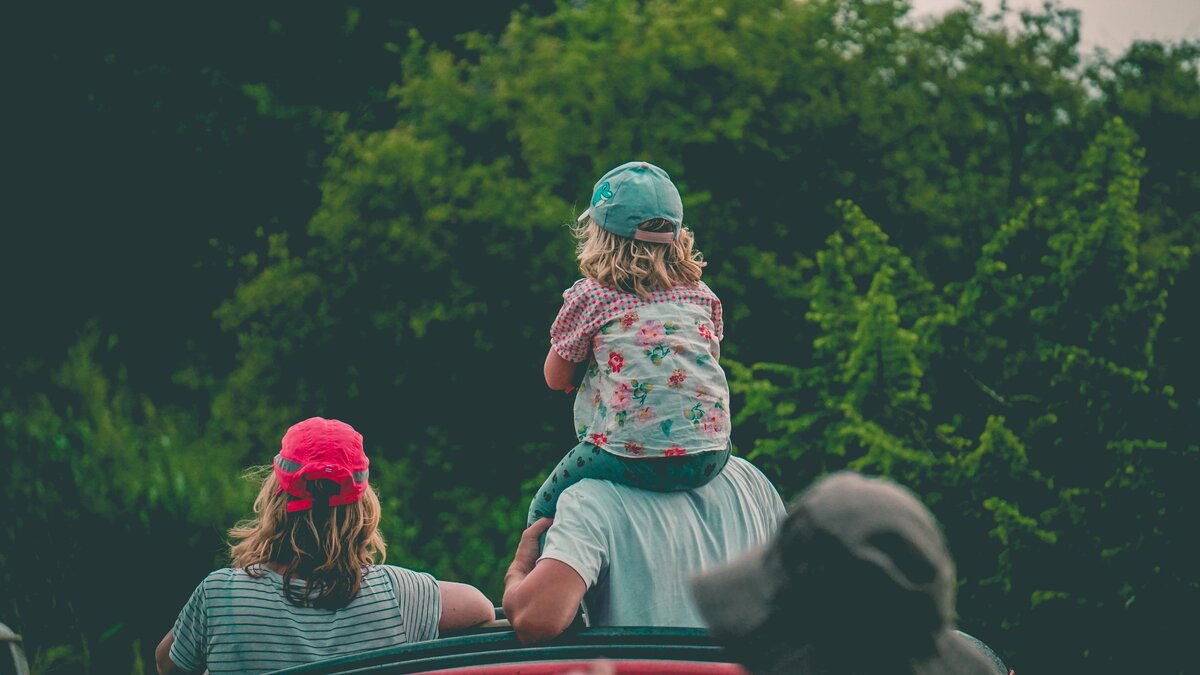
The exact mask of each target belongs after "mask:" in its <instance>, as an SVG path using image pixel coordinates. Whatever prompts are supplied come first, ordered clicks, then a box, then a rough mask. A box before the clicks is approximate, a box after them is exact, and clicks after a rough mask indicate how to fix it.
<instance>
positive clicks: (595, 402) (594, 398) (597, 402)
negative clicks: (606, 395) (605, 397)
mask: <svg viewBox="0 0 1200 675" xmlns="http://www.w3.org/2000/svg"><path fill="white" fill-rule="evenodd" d="M598 405H600V392H596V393H594V394H592V407H593V408H595V407H596V406H598Z"/></svg>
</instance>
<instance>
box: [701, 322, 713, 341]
mask: <svg viewBox="0 0 1200 675" xmlns="http://www.w3.org/2000/svg"><path fill="white" fill-rule="evenodd" d="M699 329H700V337H702V338H704V339H705V340H711V339H713V332H712V329H711V328H709V327H708V324H706V323H702V324H700V326H699Z"/></svg>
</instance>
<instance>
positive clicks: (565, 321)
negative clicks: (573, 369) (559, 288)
mask: <svg viewBox="0 0 1200 675" xmlns="http://www.w3.org/2000/svg"><path fill="white" fill-rule="evenodd" d="M588 282H589V280H588V279H580V280H579V281H577V282H575V285H574V286H571V287H570V288H568V289H567V290H565V291H563V306H562V309H560V310H558V316H557V317H555V318H554V323H553V324H551V325H550V347H551V348H552V349H553V350H554V352H555V353H556V354H558V355H559V356H561V357H563V358H564V359H566V360H568V361H570V362H571V363H582V362H583V361H585V360H586V359H587V357H588V351H589V350H590V349H591V347H592V337H593V336H594V335H595V334H596V331H598V330H600V326H601V325H602V324H603V322H604V316H603V315H600V313H598V312H596V311H595V310H596V307H595V300H596V296H595V293H594V292H593V289H592V288H591V285H592V284H589V283H588ZM593 283H594V282H593Z"/></svg>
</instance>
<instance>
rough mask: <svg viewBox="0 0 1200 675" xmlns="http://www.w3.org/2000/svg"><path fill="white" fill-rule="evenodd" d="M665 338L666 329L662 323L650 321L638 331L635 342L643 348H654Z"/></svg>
mask: <svg viewBox="0 0 1200 675" xmlns="http://www.w3.org/2000/svg"><path fill="white" fill-rule="evenodd" d="M666 337H667V329H666V328H663V325H662V322H661V321H655V320H653V319H651V320H649V321H647V322H646V323H644V324H642V327H641V328H639V329H638V336H637V341H638V344H640V345H642V346H643V347H656V346H658V345H660V344H662V341H663V340H665V339H666Z"/></svg>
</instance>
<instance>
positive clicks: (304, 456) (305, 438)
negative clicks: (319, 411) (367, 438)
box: [274, 417, 370, 513]
mask: <svg viewBox="0 0 1200 675" xmlns="http://www.w3.org/2000/svg"><path fill="white" fill-rule="evenodd" d="M369 464H370V461H369V460H368V459H367V455H366V453H365V452H363V438H362V434H360V433H358V432H357V431H355V430H354V427H352V426H350V425H349V424H346V423H345V422H341V421H338V420H327V419H324V418H321V417H310V418H309V419H306V420H304V421H303V422H299V423H297V424H293V425H292V427H291V428H290V429H288V430H287V433H285V434H284V435H283V442H282V444H281V447H280V449H279V454H278V455H275V461H274V469H275V477H276V478H278V479H279V491H281V492H282V491H285V490H286V491H287V493H288V494H289V495H291V496H293V497H296V498H297V499H295V500H293V501H290V502H288V505H287V510H288V512H289V513H290V512H293V511H303V510H305V509H310V508H312V506H313V495H312V493H311V492H310V491H309V489H308V482H309V481H310V480H317V479H325V480H331V481H333V482H335V483H337V484H338V485H340V486H341V491H339V492H338V493H337V494H336V495H333V496H332V497H330V498H329V505H330V506H340V505H342V504H352V503H354V502H356V501H358V500H359V499H361V498H362V495H363V492H365V491H366V489H367V473H368V471H367V465H369Z"/></svg>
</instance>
